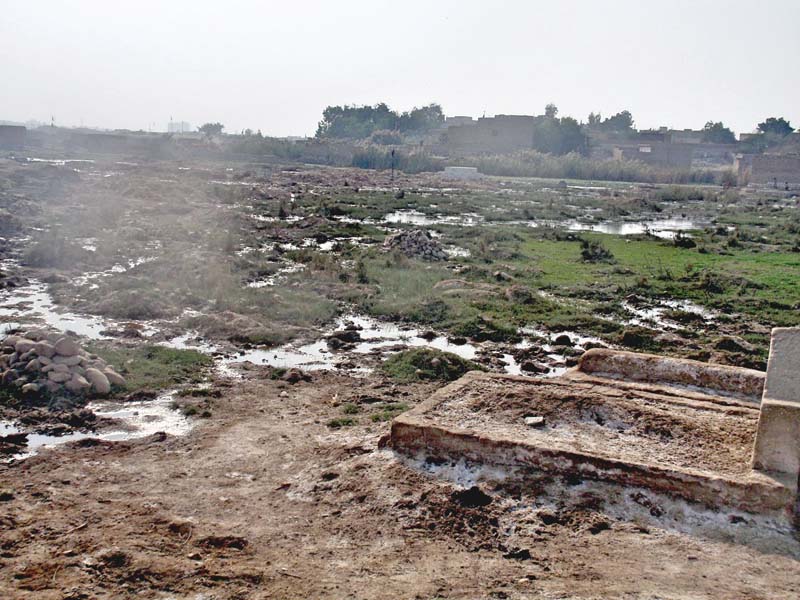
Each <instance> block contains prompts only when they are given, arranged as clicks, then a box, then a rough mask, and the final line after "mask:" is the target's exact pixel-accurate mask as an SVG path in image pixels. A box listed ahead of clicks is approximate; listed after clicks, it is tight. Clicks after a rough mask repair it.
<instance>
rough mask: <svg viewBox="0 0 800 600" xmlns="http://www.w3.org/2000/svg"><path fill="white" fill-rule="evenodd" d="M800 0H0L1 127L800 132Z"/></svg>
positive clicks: (283, 131) (286, 131)
mask: <svg viewBox="0 0 800 600" xmlns="http://www.w3.org/2000/svg"><path fill="white" fill-rule="evenodd" d="M798 28H800V0H761V1H758V2H752V1H750V0H748V1H746V2H741V1H738V0H736V1H732V0H719V1H709V0H691V1H689V0H680V1H674V0H670V1H662V2H655V1H653V0H639V1H636V2H630V1H611V0H607V1H599V0H596V1H563V0H549V1H547V2H539V1H533V0H528V1H524V0H520V1H502V0H493V1H488V0H484V1H472V0H461V1H439V2H437V1H435V0H427V1H417V0H402V1H400V2H382V1H381V0H371V1H356V0H352V1H350V0H339V1H332V0H331V1H328V2H322V1H318V2H313V1H309V0H290V1H282V2H275V1H269V0H266V1H261V2H256V1H252V2H250V1H238V0H225V1H221V0H216V1H214V2H210V1H206V0H193V1H191V2H189V1H187V2H184V1H177V0H170V1H165V2H151V1H147V0H138V1H123V0H119V1H117V0H114V1H109V0H73V1H72V2H66V1H63V0H61V1H49V2H45V1H37V0H24V1H22V0H0V81H2V91H0V119H7V120H18V121H24V120H27V119H32V118H33V119H39V120H42V121H49V119H50V117H51V115H52V116H54V117H55V119H56V123H57V124H59V125H79V124H81V123H83V124H85V125H94V126H100V127H107V128H115V127H125V128H131V129H148V128H150V127H153V128H154V129H157V130H164V129H165V128H166V124H167V122H168V121H169V119H170V117H173V118H174V119H175V120H184V121H189V122H190V123H192V124H193V125H195V126H196V125H199V124H202V123H203V122H206V121H211V120H213V121H221V122H222V123H224V124H225V126H226V130H227V131H238V130H241V129H243V128H246V127H250V128H252V129H261V130H262V131H263V132H264V133H265V134H272V135H303V134H307V135H312V134H313V133H314V130H315V128H316V124H317V121H318V120H319V119H320V116H321V112H322V110H323V108H325V106H327V105H329V104H353V103H357V104H374V103H376V102H380V101H385V102H387V103H388V104H389V105H390V106H392V107H394V108H398V109H402V110H407V109H409V108H411V107H412V106H415V105H423V104H428V103H430V102H438V103H440V104H441V105H442V106H443V107H444V110H445V113H446V114H448V115H473V116H480V115H482V114H484V113H486V114H487V115H493V114H502V113H505V114H540V113H541V112H543V108H544V105H545V104H546V103H548V102H555V103H556V104H557V105H558V107H559V109H560V114H561V115H572V116H575V117H576V118H578V119H582V120H585V119H586V116H587V115H588V113H589V112H590V111H600V112H602V114H603V115H605V116H608V115H610V114H613V113H615V112H618V111H620V110H623V109H628V110H630V111H631V112H632V113H633V116H634V119H635V121H636V125H637V127H640V128H643V127H657V126H660V125H668V126H672V127H679V128H684V127H693V128H699V127H702V125H703V124H704V123H705V122H706V121H708V120H711V119H713V120H715V121H718V120H721V121H723V122H724V123H725V124H727V125H728V126H730V127H731V128H733V129H734V130H735V131H737V132H741V131H751V130H753V128H754V127H755V124H756V123H757V122H759V121H761V120H763V119H764V117H767V116H774V115H778V116H785V117H786V118H787V119H789V120H791V121H792V123H793V125H794V126H795V127H797V126H800V78H798V65H799V64H800V29H798Z"/></svg>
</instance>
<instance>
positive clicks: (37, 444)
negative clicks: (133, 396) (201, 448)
mask: <svg viewBox="0 0 800 600" xmlns="http://www.w3.org/2000/svg"><path fill="white" fill-rule="evenodd" d="M175 393H176V392H175V391H171V392H167V393H165V394H162V395H160V396H158V397H157V398H156V399H155V400H143V401H136V402H125V403H122V402H92V403H89V404H88V405H87V408H88V409H90V410H91V411H92V412H94V413H95V414H96V415H97V416H98V417H104V418H112V419H118V420H119V421H120V428H119V429H110V430H108V431H100V432H97V433H82V432H73V433H69V434H67V435H61V436H55V435H46V434H41V433H29V434H28V443H27V445H26V446H25V450H24V451H23V452H22V453H20V454H17V455H14V456H13V457H12V458H14V459H22V458H27V457H28V456H32V455H33V454H35V453H36V451H37V450H39V449H41V448H46V447H53V446H59V445H62V444H66V443H68V442H74V441H76V440H82V439H86V438H95V439H100V440H107V441H114V442H119V441H125V440H132V439H137V438H141V437H146V436H148V435H152V434H154V433H157V432H159V431H163V432H164V433H167V434H170V435H175V436H180V435H185V434H186V433H188V432H189V430H190V429H191V428H192V424H191V422H190V421H189V420H188V419H187V418H186V417H185V416H183V415H182V414H181V413H180V412H178V411H177V410H174V409H173V408H172V402H173V400H174V398H175ZM21 431H22V430H21V429H20V428H19V427H17V426H16V425H14V423H13V422H12V421H1V420H0V436H3V435H9V434H13V433H20V432H21Z"/></svg>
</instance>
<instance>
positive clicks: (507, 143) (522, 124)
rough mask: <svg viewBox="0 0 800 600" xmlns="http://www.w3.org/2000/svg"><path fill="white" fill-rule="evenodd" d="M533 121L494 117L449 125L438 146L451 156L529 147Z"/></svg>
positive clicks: (528, 117)
mask: <svg viewBox="0 0 800 600" xmlns="http://www.w3.org/2000/svg"><path fill="white" fill-rule="evenodd" d="M535 123H536V117H531V116H528V115H496V116H494V117H481V118H480V119H478V120H477V121H472V120H470V121H468V122H465V123H464V124H461V125H452V126H450V127H448V128H447V131H445V132H444V133H443V134H442V143H443V144H444V145H445V146H446V147H447V149H448V150H449V151H451V152H464V153H471V154H481V153H487V154H503V153H506V152H515V151H517V150H526V149H530V148H531V147H533V128H534V124H535Z"/></svg>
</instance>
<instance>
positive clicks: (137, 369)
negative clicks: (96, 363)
mask: <svg viewBox="0 0 800 600" xmlns="http://www.w3.org/2000/svg"><path fill="white" fill-rule="evenodd" d="M87 350H88V351H89V352H92V353H94V354H97V355H98V356H99V357H100V358H102V359H103V360H105V361H106V362H107V363H108V364H110V365H113V366H114V367H115V368H116V369H118V372H119V373H120V374H121V375H123V376H124V377H125V380H126V381H127V384H128V385H127V388H126V390H127V391H137V390H163V389H167V388H170V387H173V386H175V385H178V384H182V383H198V382H200V381H202V379H203V377H204V375H205V370H206V369H207V368H208V367H210V366H211V364H212V359H211V357H210V356H208V355H206V354H203V353H202V352H196V351H195V350H176V349H174V348H166V347H164V346H139V347H133V348H124V347H116V346H110V345H101V344H97V343H96V344H93V345H91V346H89V347H88V348H87Z"/></svg>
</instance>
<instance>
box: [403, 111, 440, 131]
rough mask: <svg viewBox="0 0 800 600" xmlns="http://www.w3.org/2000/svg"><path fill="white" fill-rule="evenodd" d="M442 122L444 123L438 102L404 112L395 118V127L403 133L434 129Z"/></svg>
mask: <svg viewBox="0 0 800 600" xmlns="http://www.w3.org/2000/svg"><path fill="white" fill-rule="evenodd" d="M442 123H444V112H443V111H442V107H441V106H440V105H438V104H429V105H428V106H423V107H422V108H416V107H415V108H412V109H411V110H410V111H409V112H404V113H403V114H402V115H400V117H399V118H398V120H397V128H398V129H399V130H400V131H402V132H404V133H407V132H425V131H430V130H431V129H436V128H437V127H439V125H441V124H442Z"/></svg>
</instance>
